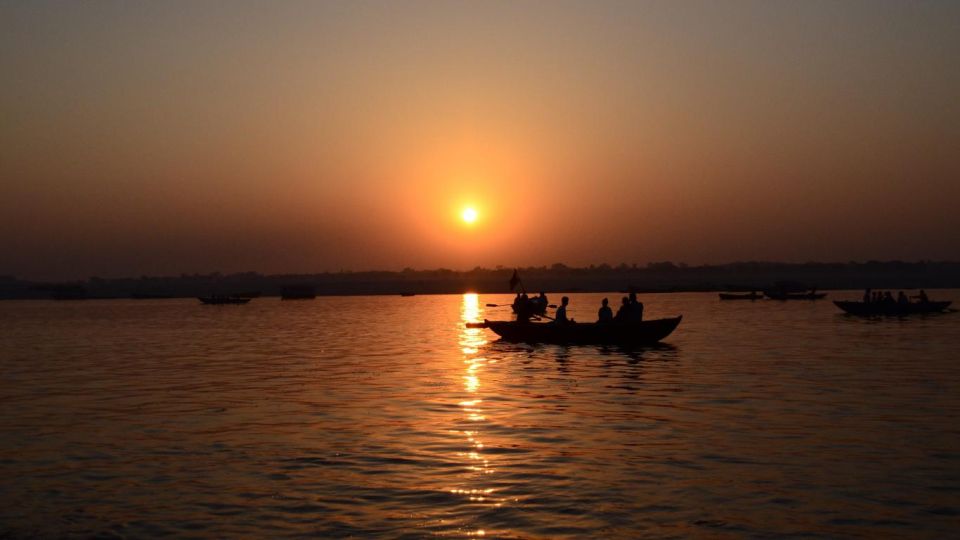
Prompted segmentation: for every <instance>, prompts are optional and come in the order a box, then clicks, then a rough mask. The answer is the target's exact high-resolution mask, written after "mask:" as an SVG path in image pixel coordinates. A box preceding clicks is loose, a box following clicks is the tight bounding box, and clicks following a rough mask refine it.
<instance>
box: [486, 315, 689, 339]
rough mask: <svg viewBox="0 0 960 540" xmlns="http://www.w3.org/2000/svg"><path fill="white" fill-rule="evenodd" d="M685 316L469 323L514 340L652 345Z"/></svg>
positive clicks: (665, 335)
mask: <svg viewBox="0 0 960 540" xmlns="http://www.w3.org/2000/svg"><path fill="white" fill-rule="evenodd" d="M682 318H683V317H682V316H681V317H672V318H667V319H652V320H649V321H639V322H629V323H618V322H612V323H570V324H556V323H533V322H519V321H488V320H484V321H483V322H482V323H479V322H478V323H467V327H469V328H489V329H490V330H493V332H494V333H496V334H497V335H499V336H500V337H502V338H503V339H504V340H505V341H514V342H526V343H579V344H593V345H605V344H607V345H651V344H654V343H657V342H658V341H660V340H662V339H664V338H665V337H667V336H669V335H670V334H671V333H672V332H673V331H674V330H675V329H676V328H677V325H679V324H680V320H681V319H682Z"/></svg>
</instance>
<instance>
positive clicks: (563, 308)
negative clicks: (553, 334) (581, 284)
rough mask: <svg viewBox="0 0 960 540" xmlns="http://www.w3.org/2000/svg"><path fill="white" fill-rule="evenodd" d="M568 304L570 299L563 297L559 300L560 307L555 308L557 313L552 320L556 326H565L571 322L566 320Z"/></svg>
mask: <svg viewBox="0 0 960 540" xmlns="http://www.w3.org/2000/svg"><path fill="white" fill-rule="evenodd" d="M569 303H570V299H569V298H567V297H566V296H564V297H563V298H561V299H560V307H558V308H557V313H556V315H554V317H553V320H554V322H556V323H558V324H567V323H570V322H573V321H572V320H570V319H568V318H567V304H569Z"/></svg>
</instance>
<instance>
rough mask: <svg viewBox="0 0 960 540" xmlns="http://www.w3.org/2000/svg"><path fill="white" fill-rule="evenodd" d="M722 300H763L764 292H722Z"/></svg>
mask: <svg viewBox="0 0 960 540" xmlns="http://www.w3.org/2000/svg"><path fill="white" fill-rule="evenodd" d="M720 299H721V300H763V294H762V293H757V292H750V293H720Z"/></svg>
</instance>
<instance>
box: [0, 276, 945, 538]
mask: <svg viewBox="0 0 960 540" xmlns="http://www.w3.org/2000/svg"><path fill="white" fill-rule="evenodd" d="M555 296H556V295H555ZM570 296H571V300H572V302H571V309H570V312H571V314H572V315H573V316H574V317H575V318H577V319H579V320H584V321H588V320H593V318H594V317H595V314H596V308H597V307H598V306H599V300H600V299H601V298H602V297H603V296H604V295H597V294H573V295H570ZM609 296H610V298H611V301H612V303H613V304H614V305H616V304H617V301H618V297H619V295H616V294H611V295H609ZM856 296H858V294H857V293H855V292H848V293H842V292H840V293H838V292H832V293H831V297H832V298H836V299H841V298H850V299H852V298H855V297H856ZM931 296H934V297H936V298H940V297H943V298H945V299H954V300H960V291H935V292H934V293H933V294H931ZM640 298H641V300H642V301H643V302H644V303H645V304H646V317H647V318H655V317H661V316H673V315H677V314H683V315H684V319H683V322H682V324H681V325H680V327H679V328H678V330H677V331H676V332H675V333H674V334H673V335H672V336H670V337H669V338H667V340H666V343H665V344H664V345H662V346H659V347H654V348H647V349H642V350H637V351H623V350H619V349H616V348H599V347H588V346H571V347H566V346H556V345H542V346H529V345H515V344H505V343H500V342H497V341H496V336H495V335H493V334H491V333H490V332H489V331H488V330H484V329H467V328H465V326H464V321H468V320H480V319H483V318H491V319H493V318H504V317H506V316H507V315H508V313H509V309H503V308H490V307H487V306H486V304H487V303H498V302H508V301H509V300H510V298H509V297H508V296H505V295H481V296H479V297H478V296H477V295H472V294H468V295H463V296H452V295H451V296H417V297H412V298H401V297H329V298H318V299H317V300H314V301H288V302H281V301H279V300H278V299H275V298H259V299H255V300H253V301H252V302H251V303H250V304H248V305H245V306H204V305H200V304H199V303H198V302H197V301H195V300H186V299H177V300H141V301H137V300H121V301H78V302H43V301H7V302H0V369H2V371H0V372H2V377H3V379H2V385H0V407H2V411H3V412H2V415H0V497H2V501H3V504H2V505H0V538H33V537H41V538H46V537H56V538H61V537H68V538H69V537H76V538H87V537H91V536H98V537H102V538H113V537H116V538H120V537H128V538H142V537H159V536H171V537H177V538H189V537H197V538H209V537H217V538H224V537H229V538H239V537H245V538H279V537H305V536H313V537H319V538H342V537H351V536H352V537H359V538H368V537H374V538H431V537H441V538H443V537H450V538H467V537H489V538H529V539H535V538H638V537H643V538H689V537H706V538H783V537H803V538H811V537H813V538H817V537H823V538H837V537H858V538H879V537H911V538H945V537H950V536H954V537H955V535H956V534H957V531H958V530H960V363H958V358H960V314H956V313H954V314H945V315H939V316H928V317H915V318H909V319H886V320H863V319H857V318H852V317H848V316H845V315H842V314H840V312H839V310H837V309H836V308H835V307H834V306H833V305H832V304H831V303H830V302H829V301H816V302H810V301H800V302H774V301H759V302H743V301H734V302H721V301H719V300H717V297H716V295H715V294H706V293H702V294H701V293H691V294H649V295H641V297H640ZM552 300H553V301H556V300H559V298H553V299H552Z"/></svg>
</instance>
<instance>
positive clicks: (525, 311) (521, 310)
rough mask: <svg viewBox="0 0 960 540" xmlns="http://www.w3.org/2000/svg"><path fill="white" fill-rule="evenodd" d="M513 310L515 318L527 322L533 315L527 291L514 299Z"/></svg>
mask: <svg viewBox="0 0 960 540" xmlns="http://www.w3.org/2000/svg"><path fill="white" fill-rule="evenodd" d="M513 309H514V311H516V312H517V320H518V321H520V322H527V321H529V320H530V317H532V316H533V306H532V305H531V304H530V298H529V297H527V293H521V294H520V295H519V297H518V298H517V300H515V301H514V308H513Z"/></svg>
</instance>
